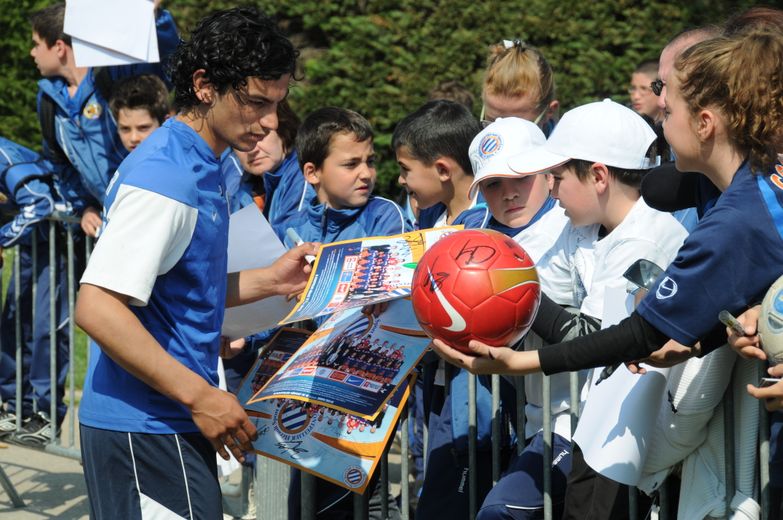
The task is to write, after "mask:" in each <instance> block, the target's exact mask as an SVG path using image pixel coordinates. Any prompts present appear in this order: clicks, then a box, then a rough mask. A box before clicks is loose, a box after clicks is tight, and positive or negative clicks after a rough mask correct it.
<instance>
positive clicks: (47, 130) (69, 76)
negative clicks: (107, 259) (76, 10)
mask: <svg viewBox="0 0 783 520" xmlns="http://www.w3.org/2000/svg"><path fill="white" fill-rule="evenodd" d="M64 13H65V6H64V4H55V5H51V6H48V7H45V8H43V9H41V10H39V11H36V12H34V13H33V14H32V15H31V17H30V22H31V24H32V30H33V43H34V45H33V48H32V49H31V51H30V55H31V56H32V57H33V59H34V60H35V64H36V66H37V67H38V70H39V71H40V72H41V75H42V76H43V79H41V80H40V81H39V82H38V104H37V109H38V115H39V119H40V120H41V124H42V130H43V133H44V156H45V157H46V158H47V159H50V160H52V161H53V162H55V167H56V168H75V169H76V171H78V172H79V176H80V177H81V181H82V184H83V186H84V188H85V189H86V190H87V192H88V193H89V195H90V197H91V198H92V199H94V201H91V203H90V206H91V207H94V208H99V207H100V205H101V204H102V203H103V198H104V192H105V191H106V187H107V186H108V184H109V180H110V179H111V177H112V175H114V172H115V171H116V169H117V166H118V165H119V164H120V162H121V161H122V159H124V158H125V156H126V155H127V151H126V150H125V147H124V146H123V144H122V142H121V140H120V137H119V135H118V133H117V123H116V121H115V120H114V118H113V117H112V115H111V110H109V97H110V96H109V92H108V91H109V90H111V84H113V83H114V82H115V81H117V80H119V79H121V78H124V77H127V76H136V75H141V74H155V75H157V76H159V77H161V78H164V74H163V68H162V64H163V63H165V61H166V59H167V58H168V56H169V55H170V54H171V53H172V51H173V50H174V49H175V48H176V46H177V44H178V43H179V36H178V35H177V30H176V27H175V25H174V20H173V19H172V17H171V15H170V14H169V13H168V12H167V11H164V10H161V9H157V10H156V28H157V36H158V47H159V52H160V57H161V62H160V63H149V64H146V63H145V64H138V65H136V64H134V65H124V66H116V67H107V68H87V67H77V66H76V63H75V60H74V55H73V48H72V47H71V39H70V36H68V35H66V34H65V33H63V19H64ZM52 138H53V139H54V140H55V141H56V142H52V141H51V139H52ZM88 213H90V216H89V217H87V218H91V219H93V220H96V221H99V220H100V217H99V214H98V212H97V210H95V211H93V212H88ZM98 225H99V222H98Z"/></svg>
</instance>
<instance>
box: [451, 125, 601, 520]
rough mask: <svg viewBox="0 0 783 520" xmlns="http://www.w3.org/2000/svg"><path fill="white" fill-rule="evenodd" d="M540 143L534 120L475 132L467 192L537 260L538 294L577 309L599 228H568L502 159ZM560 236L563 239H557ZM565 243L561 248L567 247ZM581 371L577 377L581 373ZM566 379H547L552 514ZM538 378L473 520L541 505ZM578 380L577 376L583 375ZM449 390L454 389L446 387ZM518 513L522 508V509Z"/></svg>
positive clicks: (561, 478) (542, 187) (558, 485)
mask: <svg viewBox="0 0 783 520" xmlns="http://www.w3.org/2000/svg"><path fill="white" fill-rule="evenodd" d="M545 143H546V138H545V137H544V134H543V132H542V131H541V130H540V129H539V127H538V126H537V125H535V124H534V123H532V122H530V121H526V120H524V119H519V118H514V117H509V118H503V119H497V120H495V122H494V123H492V124H491V125H489V126H488V127H486V128H485V129H484V130H483V131H482V132H481V133H480V134H479V135H477V136H476V137H475V138H474V139H473V142H472V143H471V146H470V160H471V163H472V165H473V172H474V175H475V180H474V181H473V184H472V185H471V188H470V196H471V197H474V196H475V192H476V191H477V190H478V189H480V190H481V193H482V195H483V196H484V199H485V201H486V203H487V205H488V206H489V210H490V213H491V214H492V218H491V219H490V221H489V223H488V225H487V226H486V227H487V228H490V229H495V230H497V231H501V232H503V233H505V234H507V235H509V236H511V237H513V238H514V240H515V241H517V242H518V243H519V244H520V245H522V247H523V248H524V249H525V251H527V253H528V254H529V255H530V256H531V258H532V259H533V260H534V261H535V262H536V269H537V271H538V277H539V280H540V281H541V287H542V290H543V292H544V293H545V294H547V295H548V296H549V298H551V299H552V300H553V301H554V302H555V303H556V304H558V305H562V306H564V307H570V308H572V309H573V308H576V309H578V308H579V306H580V303H581V301H582V299H583V298H584V296H585V288H584V283H583V280H586V281H589V278H590V276H591V274H592V256H593V255H592V247H593V243H594V241H595V240H596V239H597V236H598V226H584V227H579V228H577V227H574V226H572V225H571V224H570V222H569V219H568V217H567V216H566V215H565V212H564V210H563V208H562V207H561V206H560V205H559V204H558V203H557V201H556V200H555V199H553V198H552V197H551V196H550V194H549V186H548V179H547V178H546V176H545V175H534V174H526V173H517V172H515V171H513V170H512V169H511V168H510V167H509V165H508V161H509V159H510V158H511V157H513V156H516V155H520V154H522V155H524V154H526V153H530V152H532V151H533V150H535V149H537V148H538V147H541V146H543V145H544V144H545ZM560 237H563V239H561V240H558V239H559V238H560ZM566 246H567V247H566ZM543 345H544V342H543V341H542V339H541V338H540V337H539V336H538V335H536V334H534V333H531V334H528V335H527V337H526V338H525V342H524V348H525V350H533V349H538V348H541V347H542V346H543ZM582 375H584V374H582ZM569 379H570V376H569V374H558V375H556V376H553V377H552V378H550V398H549V400H548V403H549V406H550V409H551V411H552V418H551V426H552V431H553V433H554V435H553V449H552V455H551V457H552V473H551V474H552V487H551V494H552V499H553V503H554V504H555V511H554V517H559V513H560V508H561V506H562V503H563V497H564V494H565V487H566V477H567V475H568V473H569V471H570V469H571V444H570V443H571V420H570V413H569V412H570V407H569V404H570V403H569V401H570V397H569V396H570V384H569ZM542 380H543V377H542V376H539V375H531V376H528V377H526V378H525V379H524V385H525V401H526V402H525V432H518V435H523V434H524V437H525V439H526V442H527V446H526V448H525V450H524V451H523V453H522V454H520V455H519V456H518V457H515V458H514V459H513V460H512V461H511V463H510V465H509V468H508V470H507V472H506V473H505V475H504V476H503V478H502V479H501V480H500V481H499V482H498V483H497V485H496V486H495V487H494V488H493V489H492V490H491V491H490V492H489V494H488V495H487V497H486V499H485V500H484V504H483V506H482V508H481V509H480V511H479V518H482V519H487V518H508V517H509V516H508V515H509V512H510V511H514V512H515V514H523V517H525V516H527V517H540V516H541V514H542V510H543V507H544V497H543V492H542V491H543V488H542V486H541V485H540V483H541V482H542V479H543V457H544V453H543V452H544V450H543V448H544V437H543V430H542V428H543V418H544V405H545V403H546V401H544V396H543V394H542ZM582 381H584V378H582ZM452 388H453V387H452ZM523 512H524V513H523Z"/></svg>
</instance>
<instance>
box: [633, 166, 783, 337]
mask: <svg viewBox="0 0 783 520" xmlns="http://www.w3.org/2000/svg"><path fill="white" fill-rule="evenodd" d="M782 233H783V167H781V165H777V166H776V171H774V172H772V173H771V174H766V175H754V174H753V173H752V172H751V171H750V167H749V166H748V164H747V163H746V164H743V165H742V166H741V167H740V169H739V170H737V173H736V174H735V175H734V178H733V179H732V182H731V184H730V185H729V187H728V188H727V189H726V191H725V192H723V194H722V195H721V196H720V198H719V199H718V200H717V202H716V203H715V205H714V206H713V207H712V208H711V209H710V210H708V211H707V212H706V213H705V215H704V218H703V219H702V220H701V221H700V222H699V225H698V226H696V229H694V230H693V232H692V233H691V234H690V236H689V237H688V238H687V239H686V240H685V243H684V244H683V246H682V248H681V249H680V250H679V252H678V253H677V258H676V259H675V260H674V262H672V264H671V265H669V267H668V269H666V272H665V273H664V275H662V276H661V278H660V279H659V280H658V282H657V283H656V285H655V288H654V289H653V290H651V291H650V293H649V294H648V295H647V297H645V299H644V300H642V302H641V303H640V304H639V307H638V308H637V312H638V313H639V314H640V315H641V316H642V317H643V318H644V319H645V320H647V321H648V322H649V323H650V324H652V325H653V326H654V327H655V328H656V329H658V330H659V331H660V332H662V333H663V334H666V335H667V336H668V337H670V338H672V339H674V340H675V341H678V342H679V343H682V344H683V345H693V344H695V343H696V342H697V341H699V339H700V338H701V337H703V336H704V335H706V334H707V333H708V332H709V331H710V330H711V329H713V328H714V327H715V326H716V325H718V313H719V312H720V311H721V310H723V309H726V310H728V311H729V312H731V313H736V314H739V313H741V312H743V311H744V310H745V309H746V308H747V306H748V305H751V304H754V303H757V302H760V301H761V299H762V298H763V297H764V294H765V293H766V291H767V289H768V288H769V286H770V285H771V284H772V283H773V282H774V281H775V280H776V279H777V278H778V277H779V276H780V274H781V272H783V267H781V266H783V238H782V235H781V234H782Z"/></svg>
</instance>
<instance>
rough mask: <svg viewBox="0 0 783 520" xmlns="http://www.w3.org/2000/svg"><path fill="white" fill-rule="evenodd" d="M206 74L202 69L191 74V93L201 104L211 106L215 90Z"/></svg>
mask: <svg viewBox="0 0 783 520" xmlns="http://www.w3.org/2000/svg"><path fill="white" fill-rule="evenodd" d="M206 74H207V71H206V70H204V69H198V70H197V71H196V72H194V73H193V93H194V94H195V95H196V98H198V100H199V101H201V102H202V103H203V104H205V105H212V103H214V101H215V88H214V87H213V86H212V83H210V81H209V79H207V77H206Z"/></svg>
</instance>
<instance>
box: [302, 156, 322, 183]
mask: <svg viewBox="0 0 783 520" xmlns="http://www.w3.org/2000/svg"><path fill="white" fill-rule="evenodd" d="M302 174H303V175H304V178H305V180H306V181H307V182H309V183H310V184H312V185H313V186H317V185H318V183H319V182H320V180H319V178H318V169H317V168H316V167H315V164H313V163H311V162H307V163H304V164H303V165H302Z"/></svg>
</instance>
